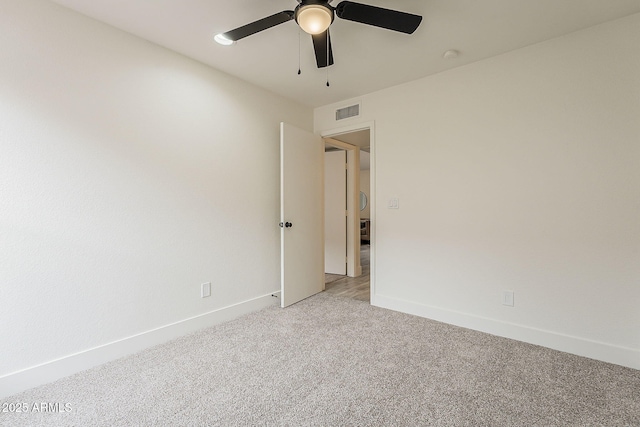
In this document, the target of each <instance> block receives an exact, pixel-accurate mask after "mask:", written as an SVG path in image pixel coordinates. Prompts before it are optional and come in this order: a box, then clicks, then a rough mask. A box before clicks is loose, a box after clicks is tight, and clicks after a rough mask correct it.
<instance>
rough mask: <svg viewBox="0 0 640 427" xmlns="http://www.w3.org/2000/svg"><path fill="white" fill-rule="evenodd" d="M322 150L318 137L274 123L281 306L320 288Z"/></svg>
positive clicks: (313, 292)
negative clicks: (277, 145)
mask: <svg viewBox="0 0 640 427" xmlns="http://www.w3.org/2000/svg"><path fill="white" fill-rule="evenodd" d="M323 154H324V146H323V144H322V139H321V138H320V137H319V136H317V135H314V134H312V133H311V132H307V131H304V130H302V129H298V128H296V127H294V126H291V125H289V124H287V123H281V124H280V221H281V223H280V225H281V227H282V228H281V231H280V233H281V235H280V252H281V256H280V260H281V266H280V268H281V273H280V280H281V291H282V292H281V295H280V300H281V305H282V307H287V306H289V305H291V304H295V303H296V302H298V301H301V300H303V299H305V298H307V297H310V296H311V295H314V294H316V293H318V292H322V291H323V290H324V220H323V216H324V209H323V201H324V198H323V184H324V182H323V179H324V178H323V175H324V165H323V163H324V157H323Z"/></svg>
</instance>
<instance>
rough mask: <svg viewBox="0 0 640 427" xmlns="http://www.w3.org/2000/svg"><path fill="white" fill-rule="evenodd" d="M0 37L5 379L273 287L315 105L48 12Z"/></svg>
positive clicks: (6, 17)
mask: <svg viewBox="0 0 640 427" xmlns="http://www.w3.org/2000/svg"><path fill="white" fill-rule="evenodd" d="M0 28H1V29H2V30H1V31H2V37H0V57H1V58H2V65H0V123H1V125H0V153H1V154H0V241H1V242H2V243H1V244H0V286H1V288H2V296H1V297H0V325H2V327H1V328H0V343H2V345H0V377H1V376H2V375H5V374H8V373H11V372H14V371H17V370H22V369H25V368H29V367H31V366H33V365H36V364H41V363H45V362H48V361H51V360H53V359H56V358H61V357H65V356H67V355H70V354H73V353H76V352H82V351H84V350H87V349H90V348H94V347H99V346H102V345H104V344H107V343H111V342H114V341H117V340H120V339H123V338H126V337H130V336H132V335H135V334H140V333H144V332H146V331H149V330H152V329H155V328H160V327H163V326H165V325H168V324H170V323H173V322H180V321H183V320H185V319H192V318H196V317H197V316H200V315H203V314H205V313H209V312H212V311H213V310H217V309H220V308H221V307H227V306H230V305H234V304H238V303H242V302H243V301H248V300H252V299H254V298H257V297H261V296H263V295H267V296H268V294H270V293H271V292H274V291H277V290H278V289H279V277H280V270H279V266H280V264H279V263H280V256H279V236H280V229H279V228H278V226H277V224H278V221H279V122H280V121H287V122H289V123H291V124H294V125H296V126H298V127H301V128H306V129H308V130H311V128H312V111H311V110H310V109H308V108H306V107H304V106H301V105H297V104H294V103H292V102H290V101H287V100H284V99H282V98H279V97H276V96H274V95H273V94H271V93H269V92H266V91H263V90H261V89H258V88H256V87H253V86H250V85H248V84H246V83H243V82H241V81H239V80H237V79H235V78H232V77H230V76H228V75H225V74H223V73H220V72H217V71H214V70H212V69H211V68H209V67H206V66H204V65H202V64H200V63H198V62H195V61H191V60H188V59H186V58H185V57H183V56H181V55H177V54H175V53H172V52H170V51H168V50H166V49H163V48H160V47H158V46H155V45H153V44H150V43H148V42H146V41H143V40H141V39H138V38H136V37H133V36H131V35H129V34H126V33H124V32H121V31H118V30H115V29H113V28H112V27H109V26H107V25H103V24H100V23H97V22H96V21H93V20H91V19H88V18H86V17H83V16H81V15H79V14H76V13H73V12H70V11H68V10H67V9H64V8H62V7H60V6H57V5H54V4H52V3H50V2H48V1H32V0H6V1H3V2H2V13H0ZM209 281H210V282H212V287H213V292H212V294H213V295H212V296H211V297H210V298H205V299H202V298H201V297H200V284H201V283H203V282H209ZM0 388H2V387H0Z"/></svg>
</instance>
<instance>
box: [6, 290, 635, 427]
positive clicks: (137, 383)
mask: <svg viewBox="0 0 640 427" xmlns="http://www.w3.org/2000/svg"><path fill="white" fill-rule="evenodd" d="M3 402H27V403H29V404H31V403H33V402H58V403H60V404H61V407H64V404H70V408H71V409H70V412H64V411H62V413H59V412H54V413H51V412H44V413H42V412H29V413H0V425H2V426H12V427H13V426H32V425H46V426H67V425H69V426H93V425H101V426H125V425H139V426H152V425H171V426H206V425H221V426H236V425H237V426H253V425H274V426H276V425H278V426H279V425H289V426H308V425H314V426H340V425H358V426H595V425H597V426H639V425H640V371H638V370H634V369H629V368H624V367H620V366H617V365H611V364H607V363H603V362H598V361H595V360H591V359H586V358H581V357H578V356H573V355H570V354H566V353H561V352H558V351H554V350H549V349H546V348H542V347H538V346H534V345H529V344H524V343H521V342H517V341H512V340H508V339H504V338H499V337H495V336H492V335H487V334H483V333H479V332H475V331H471V330H468V329H463V328H458V327H454V326H450V325H446V324H443V323H438V322H434V321H431V320H427V319H423V318H419V317H414V316H410V315H406V314H402V313H397V312H393V311H388V310H384V309H380V308H376V307H372V306H370V305H368V304H367V303H363V302H360V301H355V300H351V299H346V298H340V297H335V296H332V295H327V294H326V293H325V294H319V295H317V296H314V297H312V298H309V299H307V300H305V301H302V302H300V303H298V304H296V305H294V306H291V307H289V308H286V309H280V308H278V307H275V306H274V307H269V308H266V309H264V310H261V311H259V312H256V313H253V314H250V315H247V316H244V317H242V318H239V319H236V320H234V321H231V322H227V323H224V324H221V325H217V326H215V327H211V328H208V329H205V330H202V331H199V332H197V333H194V334H191V335H188V336H184V337H181V338H178V339H176V340H173V341H171V342H169V343H166V344H163V345H159V346H156V347H153V348H151V349H148V350H145V351H143V352H140V353H137V354H134V355H131V356H128V357H125V358H122V359H119V360H116V361H114V362H111V363H107V364H105V365H102V366H99V367H96V368H93V369H90V370H87V371H84V372H81V373H78V374H76V375H73V376H70V377H67V378H64V379H61V380H59V381H56V382H54V383H51V384H47V385H44V386H41V387H38V388H35V389H32V390H29V391H27V392H24V393H21V394H18V395H15V396H12V397H10V398H7V399H3Z"/></svg>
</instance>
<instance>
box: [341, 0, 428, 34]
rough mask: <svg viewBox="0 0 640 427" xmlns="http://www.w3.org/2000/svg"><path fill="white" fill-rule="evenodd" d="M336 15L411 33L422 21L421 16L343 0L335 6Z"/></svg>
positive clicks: (349, 19)
mask: <svg viewBox="0 0 640 427" xmlns="http://www.w3.org/2000/svg"><path fill="white" fill-rule="evenodd" d="M336 15H338V17H339V18H342V19H346V20H348V21H355V22H360V23H362V24H367V25H373V26H375V27H381V28H386V29H388V30H393V31H399V32H401V33H405V34H413V32H414V31H415V30H416V29H417V28H418V26H419V25H420V22H422V16H420V15H414V14H412V13H406V12H400V11H397V10H391V9H384V8H382V7H377V6H370V5H368V4H361V3H354V2H352V1H343V2H341V3H339V4H338V6H336Z"/></svg>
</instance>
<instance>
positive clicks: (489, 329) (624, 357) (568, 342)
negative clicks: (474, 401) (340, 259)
mask: <svg viewBox="0 0 640 427" xmlns="http://www.w3.org/2000/svg"><path fill="white" fill-rule="evenodd" d="M371 304H372V305H375V306H377V307H382V308H386V309H389V310H394V311H400V312H402V313H407V314H413V315H415V316H420V317H426V318H428V319H432V320H437V321H439V322H443V323H448V324H451V325H455V326H461V327H463V328H468V329H473V330H476V331H480V332H486V333H488V334H492V335H497V336H500V337H505V338H510V339H514V340H517V341H524V342H527V343H529V344H536V345H540V346H543V347H548V348H552V349H554V350H559V351H564V352H566V353H571V354H575V355H578V356H583V357H588V358H591V359H596V360H601V361H603V362H608V363H614V364H616V365H622V366H626V367H629V368H633V369H640V350H637V349H633V348H627V347H620V346H615V345H611V344H607V343H603V342H598V341H592V340H588V339H584V338H579V337H574V336H570V335H563V334H560V333H557V332H553V331H546V330H542V329H536V328H532V327H528V326H524V325H518V324H514V323H508V322H502V321H499V320H495V319H490V318H486V317H480V316H475V315H472V314H468V313H462V312H457V311H453V310H447V309H443V308H440V307H433V306H428V305H422V304H418V303H415V302H411V301H405V300H400V299H396V298H391V297H387V296H382V295H375V298H372V301H371Z"/></svg>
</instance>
